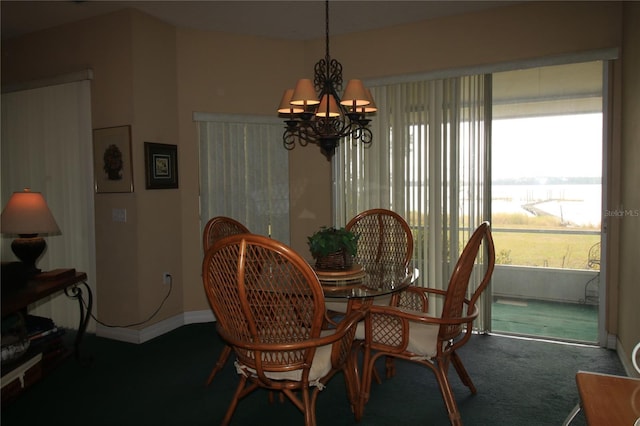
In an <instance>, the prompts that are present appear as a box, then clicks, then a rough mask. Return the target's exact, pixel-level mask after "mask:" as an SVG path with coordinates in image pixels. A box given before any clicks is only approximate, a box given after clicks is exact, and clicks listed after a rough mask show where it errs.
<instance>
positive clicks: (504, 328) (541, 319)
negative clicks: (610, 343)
mask: <svg viewBox="0 0 640 426" xmlns="http://www.w3.org/2000/svg"><path fill="white" fill-rule="evenodd" d="M491 309H492V331H493V332H495V333H505V334H516V335H522V336H533V337H540V338H548V339H556V340H565V341H571V342H581V343H596V342H597V340H598V306H597V305H591V304H574V303H558V302H546V301H541V300H532V299H505V298H496V299H495V300H494V301H493V304H492V307H491Z"/></svg>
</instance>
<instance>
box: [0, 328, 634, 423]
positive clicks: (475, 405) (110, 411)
mask: <svg viewBox="0 0 640 426" xmlns="http://www.w3.org/2000/svg"><path fill="white" fill-rule="evenodd" d="M221 348H222V343H221V341H220V340H219V338H218V337H217V335H216V332H215V327H214V325H213V324H210V323H209V324H193V325H189V326H184V327H181V328H179V329H177V330H174V331H172V332H170V333H167V334H165V335H163V336H161V337H158V338H156V339H154V340H152V341H150V342H147V343H144V344H140V345H134V344H128V343H122V342H116V341H113V340H108V339H104V338H99V337H96V336H95V335H88V336H87V338H86V339H85V342H84V345H83V352H84V354H85V355H90V356H91V357H92V362H91V363H90V364H89V365H86V366H85V365H81V364H80V363H77V362H76V361H75V360H74V359H69V360H68V361H66V362H65V363H64V364H63V365H62V366H61V367H60V368H58V369H56V370H55V371H53V372H52V373H51V374H50V375H49V376H47V377H46V378H45V379H44V380H42V381H40V382H39V383H37V384H36V385H34V386H33V387H32V388H30V389H29V390H28V391H27V392H25V393H24V394H23V395H21V397H20V398H19V399H18V400H16V401H14V402H13V403H12V404H10V405H8V406H4V407H3V409H2V425H3V426H28V425H38V426H45V425H52V426H53V425H60V426H75V425H78V426H80V425H82V426H86V425H90V426H94V425H95V426H99V425H105V426H128V425H132V426H133V425H136V426H141V425H154V426H163V425H167V426H191V425H208V426H213V425H218V424H220V421H221V420H222V418H223V416H224V413H225V411H226V408H227V405H228V403H229V401H230V399H231V396H232V394H233V391H234V389H235V386H236V384H237V375H236V373H235V370H234V368H233V365H232V364H231V363H229V364H227V365H226V366H225V368H224V369H223V370H222V371H221V372H220V373H219V375H218V376H217V377H216V379H215V380H214V382H213V383H212V384H211V386H209V387H205V385H204V383H205V380H206V378H207V376H208V374H209V372H210V371H211V367H212V366H213V364H214V362H215V360H216V359H217V356H218V354H219V352H220V350H221ZM460 355H461V358H462V360H463V362H464V363H465V366H466V367H467V369H468V371H469V374H470V375H471V377H472V378H473V380H474V383H475V385H476V387H477V388H478V393H477V394H476V395H471V394H470V393H469V391H468V389H467V388H466V387H464V386H463V385H462V384H461V383H460V380H459V379H458V378H457V375H456V374H455V371H453V370H452V371H451V374H450V378H451V383H452V387H453V392H454V394H455V396H456V398H457V401H458V404H459V407H460V411H461V414H462V419H463V421H464V424H465V425H486V426H493V425H509V426H527V425H532V426H534V425H535V426H544V425H554V426H556V425H559V424H561V423H562V421H563V419H564V418H565V417H566V415H567V413H569V411H570V410H571V408H572V407H573V406H574V405H575V404H576V402H577V401H578V394H577V390H576V386H575V373H576V372H577V371H578V370H589V371H597V372H602V373H611V374H623V370H622V366H621V364H620V362H619V360H618V357H617V355H616V353H615V352H613V351H609V350H606V349H601V348H596V347H591V346H578V345H566V344H559V343H550V342H541V341H531V340H522V339H515V338H509V337H503V336H473V337H472V339H471V340H470V342H469V343H468V344H467V345H466V346H465V347H464V348H463V350H462V351H461V353H460ZM397 370H398V371H397V375H396V376H395V377H394V378H392V379H389V380H384V381H383V383H382V384H381V385H377V384H374V385H373V387H372V390H371V398H370V401H369V403H368V404H367V406H366V409H365V413H364V418H363V419H362V421H361V422H360V423H357V422H356V421H355V420H354V418H353V415H352V413H351V411H350V408H349V405H348V403H347V400H346V392H345V387H344V381H343V377H342V376H341V375H337V376H336V377H334V379H333V380H332V381H331V382H329V385H328V386H327V388H326V389H325V390H324V391H323V392H322V393H321V394H320V396H319V397H318V407H317V418H318V424H319V425H320V426H322V425H332V426H340V425H366V426H370V425H371V426H377V425H388V426H397V425H447V424H448V420H447V415H446V410H445V408H444V403H443V401H442V397H441V395H440V392H439V390H438V387H437V385H436V381H435V378H434V377H433V375H432V373H430V371H428V370H426V369H425V368H421V367H419V366H416V365H413V364H410V363H407V362H398V364H397ZM232 424H233V425H252V426H253V425H279V426H281V425H302V424H303V420H302V415H301V414H300V412H299V411H298V410H297V409H296V408H295V407H293V405H292V404H291V403H289V402H285V403H279V402H278V403H274V404H269V403H268V400H267V393H266V392H265V391H258V392H255V393H254V394H253V395H251V396H249V397H247V398H246V399H244V400H242V401H240V404H239V406H238V409H237V411H236V414H235V416H234V417H233V421H232ZM574 424H575V425H580V424H584V419H582V418H580V417H579V418H577V419H576V421H575V423H574Z"/></svg>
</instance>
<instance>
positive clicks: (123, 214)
mask: <svg viewBox="0 0 640 426" xmlns="http://www.w3.org/2000/svg"><path fill="white" fill-rule="evenodd" d="M111 220H113V221H114V222H126V221H127V209H112V210H111Z"/></svg>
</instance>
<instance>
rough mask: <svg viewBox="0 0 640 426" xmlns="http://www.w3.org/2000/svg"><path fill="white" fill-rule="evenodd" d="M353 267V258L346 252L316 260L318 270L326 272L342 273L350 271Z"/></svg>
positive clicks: (338, 252)
mask: <svg viewBox="0 0 640 426" xmlns="http://www.w3.org/2000/svg"><path fill="white" fill-rule="evenodd" d="M352 266H353V256H351V255H350V254H348V253H347V252H345V251H344V250H341V251H336V252H333V253H330V254H328V255H326V256H323V257H318V258H316V269H324V270H326V271H336V270H337V271H341V270H344V269H350V268H351V267H352Z"/></svg>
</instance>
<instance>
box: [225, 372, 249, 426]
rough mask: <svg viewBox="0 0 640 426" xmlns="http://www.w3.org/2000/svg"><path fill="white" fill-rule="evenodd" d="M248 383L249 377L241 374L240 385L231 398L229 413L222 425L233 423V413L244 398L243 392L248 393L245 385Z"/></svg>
mask: <svg viewBox="0 0 640 426" xmlns="http://www.w3.org/2000/svg"><path fill="white" fill-rule="evenodd" d="M246 383H247V378H246V377H245V376H243V375H240V382H239V383H238V387H237V388H236V392H235V393H234V395H233V399H232V400H231V404H229V408H227V413H226V414H225V416H224V419H223V420H222V426H227V425H228V424H229V423H231V417H232V416H233V413H234V412H235V411H236V407H237V406H238V401H239V400H240V398H242V396H243V394H244V395H246V393H245V392H247V390H245V385H246Z"/></svg>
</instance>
